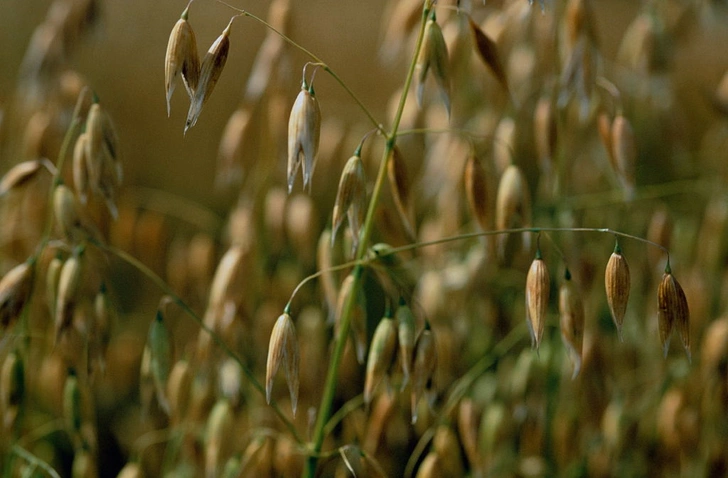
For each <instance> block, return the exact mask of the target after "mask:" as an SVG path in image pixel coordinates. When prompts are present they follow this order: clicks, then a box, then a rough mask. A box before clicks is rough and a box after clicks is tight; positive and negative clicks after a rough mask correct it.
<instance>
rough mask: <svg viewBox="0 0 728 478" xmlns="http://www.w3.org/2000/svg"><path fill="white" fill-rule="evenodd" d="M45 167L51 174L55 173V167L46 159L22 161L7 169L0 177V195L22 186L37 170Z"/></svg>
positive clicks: (33, 176)
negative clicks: (0, 177)
mask: <svg viewBox="0 0 728 478" xmlns="http://www.w3.org/2000/svg"><path fill="white" fill-rule="evenodd" d="M43 168H45V169H46V170H47V171H48V172H50V173H51V174H55V173H56V167H55V166H54V165H53V163H51V162H50V161H48V160H47V159H45V158H43V159H33V160H31V161H23V162H22V163H18V164H16V165H15V166H13V167H12V168H10V169H9V170H8V172H7V173H5V175H4V176H3V177H2V179H0V197H3V196H4V195H6V194H7V193H9V192H10V191H11V190H13V189H16V188H19V187H22V186H23V185H24V184H27V183H28V182H29V181H30V180H31V179H33V178H35V177H36V176H37V175H38V172H39V171H42V170H43Z"/></svg>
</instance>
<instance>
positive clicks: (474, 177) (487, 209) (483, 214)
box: [464, 154, 493, 231]
mask: <svg viewBox="0 0 728 478" xmlns="http://www.w3.org/2000/svg"><path fill="white" fill-rule="evenodd" d="M464 182H465V193H466V195H467V197H468V205H469V206H470V212H471V213H472V215H473V217H475V219H476V220H477V221H478V225H480V228H481V230H483V231H489V230H491V229H492V228H493V224H492V221H493V215H492V214H491V207H492V204H491V203H492V197H491V195H492V192H491V191H490V188H489V187H488V177H487V174H486V171H485V167H484V166H483V163H482V162H481V161H480V160H479V159H478V157H477V156H475V154H471V155H470V156H468V160H467V162H466V163H465V181H464Z"/></svg>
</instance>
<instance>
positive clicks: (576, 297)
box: [559, 270, 584, 380]
mask: <svg viewBox="0 0 728 478" xmlns="http://www.w3.org/2000/svg"><path fill="white" fill-rule="evenodd" d="M559 314H560V328H561V339H562V340H563V342H564V345H565V346H566V349H567V350H568V352H569V356H570V357H571V361H572V362H573V364H574V372H573V374H572V376H571V378H572V380H573V379H574V378H576V376H577V375H579V371H580V370H581V362H582V346H583V343H584V303H583V302H582V299H581V294H580V293H579V290H578V289H577V288H576V285H575V284H574V283H573V282H572V281H571V274H570V273H569V271H568V270H567V271H566V278H565V280H564V282H563V283H562V284H561V287H560V289H559Z"/></svg>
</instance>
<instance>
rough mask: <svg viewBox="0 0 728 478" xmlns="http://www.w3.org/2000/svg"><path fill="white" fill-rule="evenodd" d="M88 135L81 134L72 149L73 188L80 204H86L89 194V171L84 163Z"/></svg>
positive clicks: (85, 162)
mask: <svg viewBox="0 0 728 478" xmlns="http://www.w3.org/2000/svg"><path fill="white" fill-rule="evenodd" d="M87 143H88V133H81V134H80V135H79V137H78V139H76V145H75V146H74V147H73V164H72V171H73V186H74V188H75V189H76V194H77V195H78V199H79V200H80V201H81V204H86V202H87V201H88V193H89V187H90V186H89V171H88V163H87V161H86V151H87V148H88V146H87Z"/></svg>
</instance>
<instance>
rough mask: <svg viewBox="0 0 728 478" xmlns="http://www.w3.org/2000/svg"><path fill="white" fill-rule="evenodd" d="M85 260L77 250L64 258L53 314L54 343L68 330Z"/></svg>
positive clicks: (82, 275)
mask: <svg viewBox="0 0 728 478" xmlns="http://www.w3.org/2000/svg"><path fill="white" fill-rule="evenodd" d="M85 262H86V261H85V260H84V255H83V253H82V252H78V253H74V254H73V255H72V256H71V257H69V258H68V259H66V261H65V262H64V263H63V266H62V267H61V272H60V276H59V278H58V289H57V294H56V305H55V308H56V309H55V314H54V317H55V326H54V328H55V340H56V344H57V343H58V341H59V339H60V337H61V334H63V333H64V332H66V331H67V330H68V328H69V327H70V326H71V323H72V321H73V312H74V308H75V306H76V302H77V300H78V294H79V289H80V286H81V280H82V278H83V277H84V265H85V264H84V263H85Z"/></svg>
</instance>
